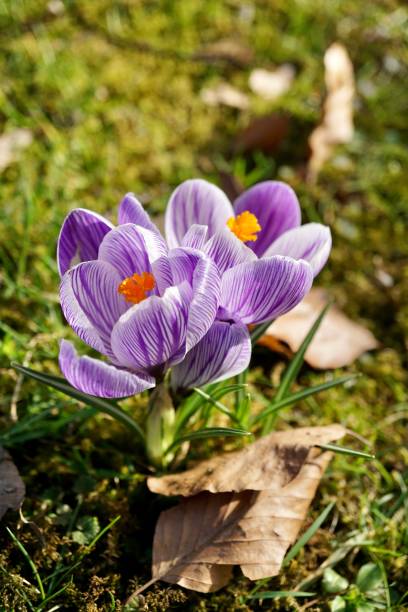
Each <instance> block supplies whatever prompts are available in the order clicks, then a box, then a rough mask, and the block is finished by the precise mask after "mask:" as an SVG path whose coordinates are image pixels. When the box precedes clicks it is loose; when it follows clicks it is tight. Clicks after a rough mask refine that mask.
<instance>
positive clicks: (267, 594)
mask: <svg viewBox="0 0 408 612" xmlns="http://www.w3.org/2000/svg"><path fill="white" fill-rule="evenodd" d="M313 595H316V593H308V592H307V591H261V593H258V594H257V595H250V596H249V597H248V598H247V599H282V598H284V597H313Z"/></svg>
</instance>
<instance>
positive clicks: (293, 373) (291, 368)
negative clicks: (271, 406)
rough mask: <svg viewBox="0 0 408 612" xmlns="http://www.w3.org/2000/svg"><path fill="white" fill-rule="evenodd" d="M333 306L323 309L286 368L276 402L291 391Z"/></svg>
mask: <svg viewBox="0 0 408 612" xmlns="http://www.w3.org/2000/svg"><path fill="white" fill-rule="evenodd" d="M330 306H331V302H328V303H327V304H326V306H325V307H324V308H323V310H322V311H321V313H320V314H319V316H318V317H317V319H316V321H315V322H314V323H313V325H312V327H311V328H310V330H309V331H308V333H307V334H306V337H305V339H304V340H303V342H302V344H301V345H300V347H299V349H298V350H297V352H296V353H295V355H294V357H293V359H292V361H291V362H290V363H289V365H288V367H287V368H286V371H285V373H284V374H283V376H282V380H281V382H280V385H279V389H278V391H277V393H276V396H275V401H276V402H279V401H281V400H282V399H283V398H284V397H285V396H286V394H287V392H288V391H289V389H290V386H291V385H292V383H293V381H294V380H295V379H296V377H297V375H298V373H299V370H300V368H301V367H302V364H303V360H304V356H305V353H306V351H307V349H308V347H309V345H310V343H311V342H312V340H313V338H314V336H315V334H316V332H317V330H318V329H319V327H320V324H321V322H322V321H323V318H324V316H325V314H326V313H327V311H328V309H329V308H330ZM271 423H272V421H271V419H270V418H269V419H267V420H266V421H265V423H264V427H263V430H262V433H263V434H264V435H265V434H267V433H269V431H270V428H271Z"/></svg>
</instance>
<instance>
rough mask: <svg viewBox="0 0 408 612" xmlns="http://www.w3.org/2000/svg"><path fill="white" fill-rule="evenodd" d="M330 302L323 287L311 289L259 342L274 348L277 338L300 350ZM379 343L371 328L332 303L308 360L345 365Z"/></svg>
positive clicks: (326, 365) (313, 363) (320, 365)
mask: <svg viewBox="0 0 408 612" xmlns="http://www.w3.org/2000/svg"><path fill="white" fill-rule="evenodd" d="M327 302H328V295H327V293H326V292H325V291H324V290H323V289H316V288H315V289H312V290H311V291H310V293H309V294H308V295H307V296H306V297H305V299H304V300H303V301H302V302H301V303H300V304H299V305H298V306H296V308H294V309H293V310H291V311H290V312H289V313H288V314H286V315H283V316H282V317H279V318H278V319H277V320H276V321H275V322H274V323H272V325H271V326H270V327H269V328H268V330H267V332H266V334H265V335H264V336H263V337H262V338H261V339H260V340H259V344H262V345H263V346H267V347H269V348H271V349H272V350H275V346H276V345H275V343H276V341H277V340H278V341H283V342H286V343H287V344H288V345H289V347H290V348H291V350H292V351H294V352H295V351H297V350H298V348H299V347H300V345H301V344H302V341H303V339H304V338H305V336H306V334H307V333H308V331H309V330H310V328H311V327H312V325H313V323H314V322H315V320H316V319H317V317H318V316H319V314H320V312H321V311H322V309H323V307H324V306H325V304H327ZM377 347H378V342H377V340H376V338H375V337H374V335H373V334H372V333H371V332H370V331H369V330H368V329H366V328H365V327H363V326H362V325H360V324H359V323H355V322H354V321H351V320H350V319H349V318H348V317H346V315H345V314H344V313H343V312H342V311H341V310H340V309H339V308H338V307H337V306H334V305H333V306H330V308H329V310H328V312H327V313H326V315H325V317H324V319H323V321H322V323H321V325H320V327H319V329H318V330H317V332H316V335H315V337H314V338H313V340H312V342H311V343H310V345H309V348H308V349H307V351H306V354H305V361H306V362H307V363H308V364H309V365H311V366H312V367H313V368H318V369H322V370H326V369H331V368H333V369H334V368H342V367H344V366H347V365H350V364H351V363H353V361H355V360H356V359H357V358H358V357H359V356H360V355H362V354H363V353H365V352H366V351H370V350H373V349H375V348H377Z"/></svg>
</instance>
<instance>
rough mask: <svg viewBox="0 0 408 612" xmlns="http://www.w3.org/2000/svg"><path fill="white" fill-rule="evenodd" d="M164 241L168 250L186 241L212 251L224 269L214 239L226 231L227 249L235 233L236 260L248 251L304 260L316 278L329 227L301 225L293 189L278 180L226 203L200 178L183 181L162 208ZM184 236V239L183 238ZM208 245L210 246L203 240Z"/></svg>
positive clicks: (328, 246)
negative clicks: (164, 207) (239, 249)
mask: <svg viewBox="0 0 408 612" xmlns="http://www.w3.org/2000/svg"><path fill="white" fill-rule="evenodd" d="M165 223H166V238H167V242H168V244H169V246H170V247H171V248H173V247H176V246H179V245H181V244H183V243H188V244H189V245H190V246H195V247H196V248H203V249H204V251H207V252H210V251H211V252H212V253H211V254H212V256H213V257H214V259H215V260H218V261H219V262H220V263H221V267H225V265H226V263H228V262H225V261H224V260H225V255H224V253H225V246H224V249H223V250H222V252H221V251H220V249H217V247H216V245H217V243H218V241H220V240H222V242H223V243H224V245H225V243H226V242H228V233H227V238H225V237H223V238H222V239H221V238H214V237H215V236H218V237H219V236H220V233H221V234H225V229H226V228H228V229H229V238H230V240H229V242H230V245H231V246H230V249H231V250H233V249H234V250H235V251H237V250H238V247H237V246H233V243H234V240H233V239H232V236H231V235H234V236H235V237H236V238H238V240H239V241H241V243H242V246H243V247H244V246H245V247H246V248H241V254H240V256H241V257H242V258H243V257H244V255H245V254H246V255H247V259H248V260H249V259H250V254H249V253H248V251H251V252H252V254H253V255H255V256H256V258H262V259H265V258H268V257H270V256H271V255H287V256H289V257H293V258H294V259H303V260H305V261H308V262H309V263H310V265H311V266H312V268H313V273H314V276H316V275H317V274H318V273H319V272H320V270H321V269H322V267H323V266H324V264H325V263H326V261H327V258H328V256H329V253H330V249H331V234H330V229H329V228H328V227H326V226H325V225H321V224H320V223H307V224H305V225H301V211H300V206H299V201H298V199H297V197H296V194H295V192H294V191H293V189H292V188H291V187H290V186H289V185H287V184H286V183H282V182H280V181H265V182H263V183H258V184H257V185H255V186H254V187H251V188H250V189H248V190H247V191H245V192H244V193H243V194H242V195H240V196H239V197H238V198H237V199H236V200H235V202H234V204H233V205H231V203H230V201H229V199H228V198H227V196H226V195H225V193H224V192H223V191H222V190H221V189H219V188H218V187H216V186H215V185H213V184H211V183H208V182H207V181H204V180H202V179H192V180H188V181H185V182H184V183H182V184H181V185H180V186H179V187H177V189H176V190H175V191H174V192H173V194H172V196H171V198H170V201H169V203H168V206H167V210H166V222H165ZM186 235H187V236H186ZM211 239H213V240H212V242H211V244H210V245H209V244H208V241H210V240H211Z"/></svg>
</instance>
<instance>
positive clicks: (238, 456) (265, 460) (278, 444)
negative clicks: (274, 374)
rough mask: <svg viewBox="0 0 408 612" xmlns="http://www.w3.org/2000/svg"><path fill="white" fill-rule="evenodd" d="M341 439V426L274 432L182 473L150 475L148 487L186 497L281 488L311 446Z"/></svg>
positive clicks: (300, 463) (292, 475)
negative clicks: (158, 476)
mask: <svg viewBox="0 0 408 612" xmlns="http://www.w3.org/2000/svg"><path fill="white" fill-rule="evenodd" d="M342 436H344V429H343V427H342V426H341V425H331V426H329V427H304V428H299V429H293V430H289V431H279V432H273V433H271V434H269V435H268V436H264V437H263V438H259V440H257V441H256V442H254V443H253V444H250V445H248V446H246V447H244V448H243V449H241V450H239V451H235V452H232V453H226V454H224V455H218V456H216V457H213V458H212V459H208V460H207V461H202V462H201V463H199V464H198V465H196V466H195V467H193V468H191V469H190V470H187V471H185V472H182V473H181V474H170V475H168V476H162V477H161V478H156V477H154V476H151V477H150V478H148V480H147V486H148V487H149V489H150V490H151V491H153V493H160V494H161V495H183V496H185V497H190V496H191V495H196V494H197V493H200V492H201V491H209V492H210V493H224V492H230V491H232V492H234V493H239V492H241V491H246V490H247V489H251V490H252V491H263V490H265V489H273V488H281V487H284V486H286V485H287V484H288V483H289V482H290V481H291V480H292V479H293V478H294V477H295V476H296V475H297V473H298V472H299V470H300V468H301V467H302V465H303V463H304V461H305V460H306V457H307V455H308V453H309V450H310V448H311V447H313V446H316V445H319V444H327V443H328V442H330V441H332V440H338V439H339V438H341V437H342Z"/></svg>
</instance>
